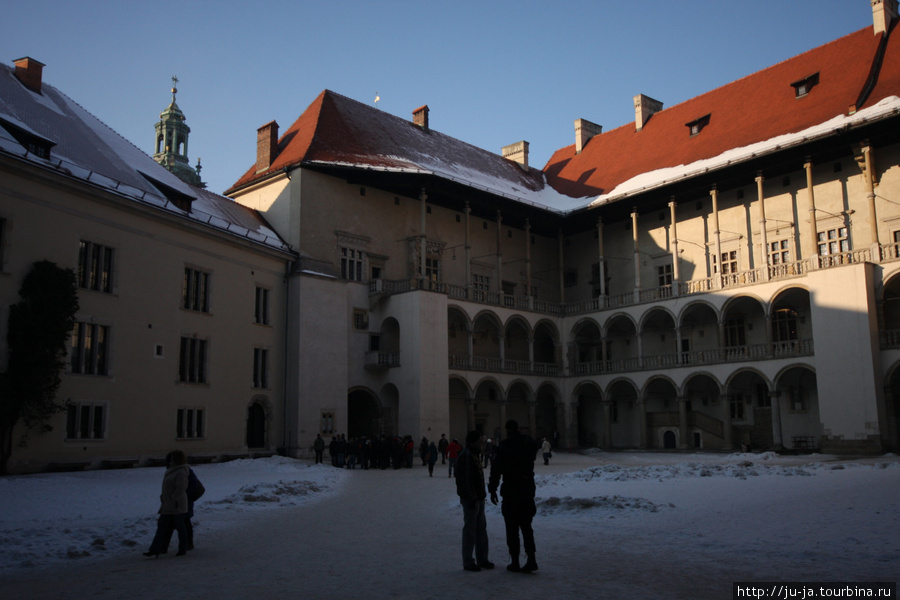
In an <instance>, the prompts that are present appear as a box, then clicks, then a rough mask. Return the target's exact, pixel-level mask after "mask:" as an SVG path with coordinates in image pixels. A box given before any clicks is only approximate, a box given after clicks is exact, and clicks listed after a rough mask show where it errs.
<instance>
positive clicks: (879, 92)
mask: <svg viewBox="0 0 900 600" xmlns="http://www.w3.org/2000/svg"><path fill="white" fill-rule="evenodd" d="M882 36H883V34H879V35H877V36H876V35H873V33H872V28H871V27H867V28H865V29H862V30H860V31H857V32H856V33H852V34H850V35H847V36H845V37H842V38H839V39H837V40H835V41H833V42H830V43H828V44H825V45H823V46H820V47H818V48H815V49H813V50H810V51H808V52H805V53H803V54H800V55H798V56H795V57H794V58H791V59H789V60H786V61H784V62H781V63H779V64H776V65H774V66H772V67H769V68H767V69H763V70H762V71H759V72H757V73H754V74H752V75H749V76H747V77H744V78H743V79H739V80H737V81H735V82H733V83H730V84H728V85H725V86H723V87H720V88H718V89H715V90H713V91H710V92H707V93H705V94H703V95H700V96H697V97H696V98H693V99H691V100H688V101H686V102H682V103H681V104H677V105H675V106H673V107H671V108H666V109H664V110H662V111H660V112H658V113H656V114H654V115H653V116H652V117H651V118H650V120H649V121H648V122H647V123H646V124H645V125H644V127H643V129H642V130H641V131H635V125H634V123H633V122H632V123H629V124H627V125H623V126H622V127H619V128H617V129H613V130H611V131H609V132H605V133H602V134H600V135H598V136H595V137H593V138H592V139H591V140H590V141H589V142H588V143H587V145H586V146H585V148H584V149H583V150H582V152H581V153H580V154H576V153H575V146H574V144H573V145H572V146H567V147H565V148H562V149H560V150H558V151H557V152H556V153H554V154H553V156H552V157H551V158H550V160H549V161H548V162H547V165H546V166H545V167H544V171H545V172H546V174H547V180H548V182H549V183H550V185H552V186H553V187H554V188H556V189H557V190H558V191H560V192H562V193H564V194H567V195H570V196H584V195H585V194H586V193H593V194H596V195H599V194H608V193H610V192H611V191H612V190H613V189H614V188H615V187H616V186H617V185H619V184H621V183H623V182H626V181H628V180H629V179H631V178H632V177H635V176H637V175H640V174H642V173H647V172H651V171H655V170H658V169H662V168H666V167H677V166H679V165H687V164H691V163H693V162H695V161H698V160H702V159H707V158H712V157H716V156H719V155H721V154H723V153H724V152H726V151H728V150H731V149H733V148H741V147H744V146H748V145H750V144H753V143H757V142H762V141H765V140H769V139H772V138H774V137H776V136H780V135H784V134H788V133H796V132H798V131H802V130H804V129H807V128H809V127H812V126H814V125H818V124H820V123H824V122H825V121H828V120H829V119H832V118H833V117H836V116H838V115H846V114H847V112H848V109H849V107H850V105H852V104H854V103H855V102H856V100H857V98H858V97H859V95H860V92H861V91H862V90H863V89H864V87H865V84H866V80H867V78H868V76H869V72H870V67H871V65H872V63H873V60H874V58H875V57H876V54H877V51H878V46H879V42H880V41H881V38H882ZM897 37H898V35H896V34H895V35H893V36H892V39H891V40H890V42H889V44H888V48H887V51H886V53H885V54H886V57H885V60H884V63H883V65H882V69H881V73H880V77H879V80H878V83H877V86H876V87H875V89H874V91H873V93H872V94H870V95H869V97H868V99H867V100H866V102H865V104H864V106H860V107H858V108H860V109H861V108H864V107H865V106H871V105H872V104H874V103H876V102H877V101H878V100H880V99H883V98H885V97H887V96H891V95H900V81H898V78H900V64H898V63H900V48H898V47H897V46H898V45H900V40H897V39H896V38H897ZM816 73H818V84H817V85H815V86H814V87H813V88H812V90H811V91H810V92H809V94H807V95H806V96H805V97H801V98H797V97H796V94H795V90H794V87H792V85H791V84H792V83H794V82H797V81H800V80H803V79H805V78H807V77H809V76H811V75H814V74H816ZM705 115H709V122H708V124H707V125H706V126H705V127H704V128H703V129H702V131H701V132H700V133H699V134H697V135H695V136H691V135H690V131H689V129H688V127H686V124H687V123H690V122H692V121H695V120H697V119H699V118H701V117H703V116H705Z"/></svg>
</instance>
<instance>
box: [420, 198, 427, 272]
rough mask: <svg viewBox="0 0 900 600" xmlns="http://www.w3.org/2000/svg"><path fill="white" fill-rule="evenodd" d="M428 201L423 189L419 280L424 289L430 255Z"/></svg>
mask: <svg viewBox="0 0 900 600" xmlns="http://www.w3.org/2000/svg"><path fill="white" fill-rule="evenodd" d="M427 200H428V195H427V194H426V193H425V188H422V191H421V192H420V193H419V201H420V203H421V206H420V215H419V220H420V223H419V236H420V238H419V239H421V240H422V241H421V242H420V244H421V247H420V248H419V252H420V253H421V256H420V257H419V258H420V259H421V260H420V265H419V269H420V270H419V280H420V281H421V282H422V289H427V288H426V282H425V279H426V275H425V259H426V258H427V255H428V236H427V235H426V233H425V213H426V212H427V207H426V206H425V202H426V201H427Z"/></svg>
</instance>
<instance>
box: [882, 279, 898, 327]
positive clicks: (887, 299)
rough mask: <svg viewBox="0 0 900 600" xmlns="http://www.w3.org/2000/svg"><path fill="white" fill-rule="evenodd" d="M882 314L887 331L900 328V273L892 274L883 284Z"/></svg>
mask: <svg viewBox="0 0 900 600" xmlns="http://www.w3.org/2000/svg"><path fill="white" fill-rule="evenodd" d="M881 316H882V318H881V322H882V324H883V325H882V326H883V329H884V330H885V331H897V330H900V273H894V274H892V275H891V277H890V278H889V279H886V280H885V282H884V286H882V289H881Z"/></svg>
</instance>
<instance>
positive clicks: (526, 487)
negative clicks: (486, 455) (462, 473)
mask: <svg viewBox="0 0 900 600" xmlns="http://www.w3.org/2000/svg"><path fill="white" fill-rule="evenodd" d="M539 448H540V447H539V446H538V444H537V442H535V441H534V440H533V439H531V438H530V437H528V436H527V435H523V434H521V433H519V424H518V423H516V422H515V421H512V420H510V421H507V423H506V439H505V440H503V441H502V442H500V445H499V446H498V447H497V451H496V453H495V454H494V462H493V465H492V466H491V478H490V483H488V491H489V492H490V493H491V502H493V503H494V504H497V487H498V486H499V485H500V479H501V478H502V479H503V485H502V486H500V495H501V496H503V506H502V507H501V512H502V513H503V521H504V523H505V524H506V545H507V546H508V547H509V557H510V563H509V566H507V567H506V568H507V569H508V570H510V571H523V572H526V573H531V572H532V571H537V568H538V566H537V561H536V560H535V556H534V555H535V546H534V530H533V529H532V528H531V520H532V519H533V518H534V515H535V513H536V512H537V508H536V507H535V505H534V458H535V456H536V455H537V452H538V450H539ZM519 531H521V532H522V545H524V546H525V555H526V556H527V557H528V560H527V561H526V562H525V564H524V565H522V566H519Z"/></svg>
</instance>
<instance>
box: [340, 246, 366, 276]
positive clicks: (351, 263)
mask: <svg viewBox="0 0 900 600" xmlns="http://www.w3.org/2000/svg"><path fill="white" fill-rule="evenodd" d="M365 256H366V253H365V252H364V251H362V250H357V249H355V248H343V247H342V248H341V278H342V279H349V280H350V281H362V280H363V262H364V261H365Z"/></svg>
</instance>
